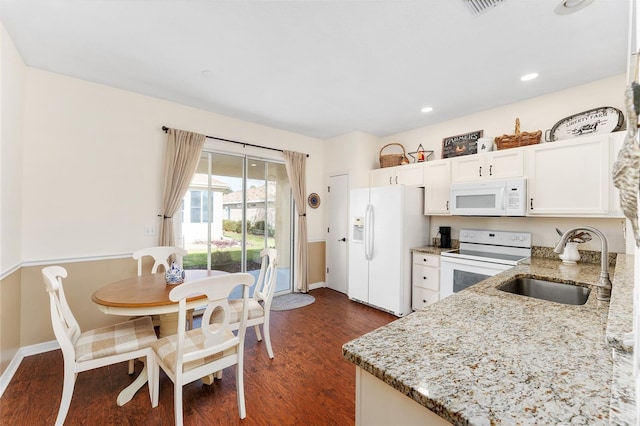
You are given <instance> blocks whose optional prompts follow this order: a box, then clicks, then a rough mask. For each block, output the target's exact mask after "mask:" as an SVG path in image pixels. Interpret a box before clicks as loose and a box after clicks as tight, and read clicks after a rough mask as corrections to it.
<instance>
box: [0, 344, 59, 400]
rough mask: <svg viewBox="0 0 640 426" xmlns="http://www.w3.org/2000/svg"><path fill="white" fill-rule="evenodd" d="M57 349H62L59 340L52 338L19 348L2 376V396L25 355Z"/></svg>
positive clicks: (0, 388)
mask: <svg viewBox="0 0 640 426" xmlns="http://www.w3.org/2000/svg"><path fill="white" fill-rule="evenodd" d="M56 349H60V345H58V341H57V340H51V341H49V342H44V343H38V344H36V345H31V346H25V347H22V348H20V349H18V352H16V354H15V356H14V357H13V359H12V360H11V362H10V363H9V365H8V366H7V368H6V369H5V370H4V372H3V373H2V376H0V397H2V395H3V394H4V391H5V390H6V389H7V386H9V383H10V382H11V379H12V378H13V375H14V374H16V371H18V367H20V363H21V362H22V360H23V359H24V357H27V356H31V355H37V354H42V353H45V352H49V351H54V350H56Z"/></svg>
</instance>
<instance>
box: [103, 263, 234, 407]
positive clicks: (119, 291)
mask: <svg viewBox="0 0 640 426" xmlns="http://www.w3.org/2000/svg"><path fill="white" fill-rule="evenodd" d="M223 274H227V272H224V271H205V270H201V269H189V270H185V278H184V282H185V283H186V282H190V281H194V280H198V279H201V278H206V277H213V276H216V275H223ZM177 285H179V284H177ZM175 286H176V285H170V284H167V283H166V282H165V279H164V272H161V273H157V274H148V275H140V276H135V277H130V278H125V279H123V280H120V281H116V282H113V283H111V284H107V285H106V286H104V287H102V288H101V289H99V290H97V291H96V292H95V293H93V295H92V296H91V300H92V301H93V303H95V304H96V305H98V309H100V310H101V311H102V312H104V313H105V314H110V315H121V316H126V317H133V316H139V315H158V316H159V318H160V337H161V338H162V337H165V336H170V335H172V334H176V330H177V329H178V303H177V302H172V301H171V300H170V299H169V292H170V291H171V290H172V289H173V288H174V287H175ZM203 299H204V300H206V296H205V295H201V296H194V297H191V298H189V299H187V308H188V309H195V308H198V307H200V306H203V305H204V304H206V302H204V303H203ZM147 377H148V376H147V366H146V364H145V366H144V368H143V369H142V371H141V372H140V375H139V376H138V377H137V378H136V380H134V381H133V382H132V383H131V384H130V385H129V386H127V387H126V388H125V389H124V390H122V392H120V394H119V395H118V399H117V402H118V405H119V406H122V405H124V404H126V403H127V402H129V401H130V400H131V398H133V395H135V393H136V392H137V391H138V390H139V389H140V388H141V387H142V386H143V385H144V384H145V383H146V382H147ZM203 381H204V382H205V383H208V382H213V377H206V378H203ZM208 384H210V383H208Z"/></svg>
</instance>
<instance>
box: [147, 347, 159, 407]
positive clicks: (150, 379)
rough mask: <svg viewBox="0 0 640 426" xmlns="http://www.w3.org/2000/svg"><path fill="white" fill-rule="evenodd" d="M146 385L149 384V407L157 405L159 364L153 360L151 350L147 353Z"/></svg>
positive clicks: (153, 356)
mask: <svg viewBox="0 0 640 426" xmlns="http://www.w3.org/2000/svg"><path fill="white" fill-rule="evenodd" d="M146 361H147V386H149V396H150V397H151V408H155V407H157V406H158V394H159V391H158V388H159V387H160V371H159V368H160V366H159V365H158V363H157V362H155V361H156V360H155V353H154V352H153V351H152V352H151V353H150V354H148V355H147V358H146Z"/></svg>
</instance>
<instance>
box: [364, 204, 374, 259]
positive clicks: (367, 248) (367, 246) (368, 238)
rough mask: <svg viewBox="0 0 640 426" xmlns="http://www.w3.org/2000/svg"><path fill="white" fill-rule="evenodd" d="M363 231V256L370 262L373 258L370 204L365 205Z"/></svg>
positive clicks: (371, 208)
mask: <svg viewBox="0 0 640 426" xmlns="http://www.w3.org/2000/svg"><path fill="white" fill-rule="evenodd" d="M364 230H365V233H364V235H365V237H364V238H365V240H364V254H365V258H366V259H367V260H371V259H372V258H373V206H372V205H371V204H368V205H367V211H366V216H365V225H364Z"/></svg>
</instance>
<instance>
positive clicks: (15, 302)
mask: <svg viewBox="0 0 640 426" xmlns="http://www.w3.org/2000/svg"><path fill="white" fill-rule="evenodd" d="M20 308H21V303H20V271H16V272H14V273H12V274H9V275H8V276H6V277H4V278H2V279H0V374H1V373H3V372H4V370H5V368H7V365H9V363H10V362H11V360H12V359H13V357H14V356H15V355H16V353H17V352H18V349H19V348H20V346H21V345H20V329H21V327H20V325H21V324H22V323H21V321H20V310H21V309H20Z"/></svg>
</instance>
